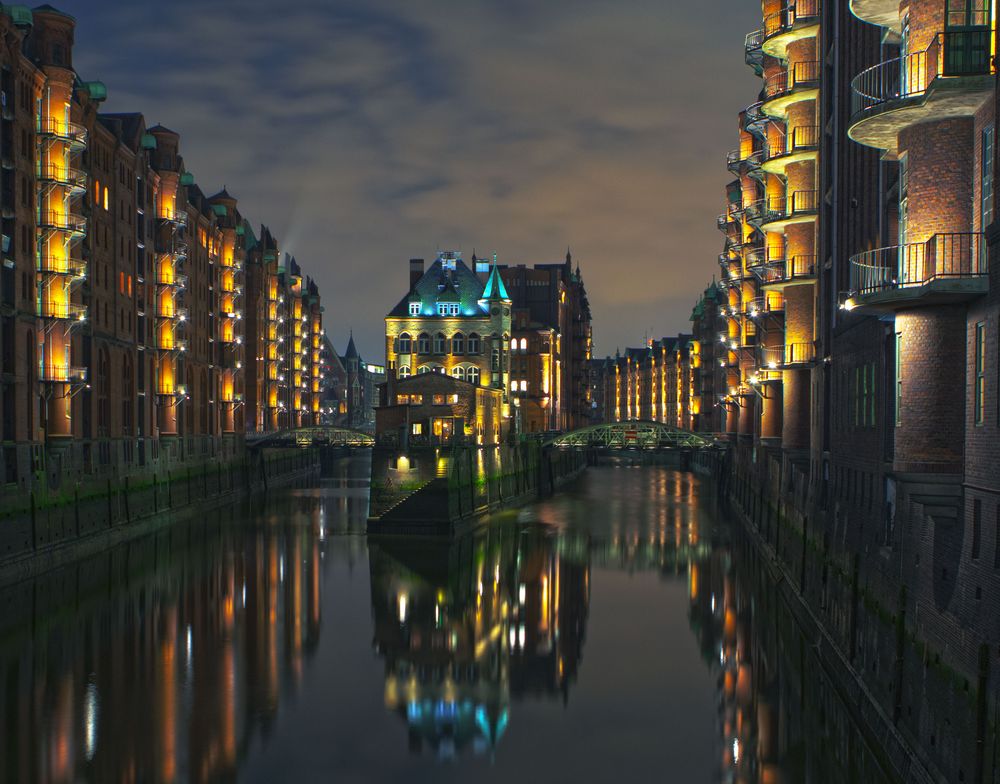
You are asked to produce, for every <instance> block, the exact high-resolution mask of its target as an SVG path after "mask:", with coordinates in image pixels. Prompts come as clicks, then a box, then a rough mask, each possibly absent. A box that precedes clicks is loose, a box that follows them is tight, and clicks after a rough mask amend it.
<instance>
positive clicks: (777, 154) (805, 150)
mask: <svg viewBox="0 0 1000 784" xmlns="http://www.w3.org/2000/svg"><path fill="white" fill-rule="evenodd" d="M819 139H820V133H819V126H818V125H799V126H796V127H795V128H792V132H791V133H790V134H786V135H785V136H784V137H783V138H782V140H781V142H779V143H777V144H773V145H769V146H768V149H767V156H766V157H765V158H764V159H763V160H762V161H761V164H760V167H761V168H762V169H763V170H764V171H766V172H768V173H769V174H784V173H785V169H786V168H787V167H789V166H791V165H792V164H793V163H801V162H802V161H808V160H815V158H816V154H817V152H818V151H819Z"/></svg>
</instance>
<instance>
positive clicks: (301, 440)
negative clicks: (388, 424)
mask: <svg viewBox="0 0 1000 784" xmlns="http://www.w3.org/2000/svg"><path fill="white" fill-rule="evenodd" d="M246 442H247V446H343V447H356V448H367V447H372V446H375V439H374V437H373V436H371V435H370V434H368V433H363V432H361V431H360V430H351V429H350V428H346V427H324V426H322V425H317V426H314V427H296V428H289V429H287V430H275V431H272V432H270V433H249V434H247V439H246Z"/></svg>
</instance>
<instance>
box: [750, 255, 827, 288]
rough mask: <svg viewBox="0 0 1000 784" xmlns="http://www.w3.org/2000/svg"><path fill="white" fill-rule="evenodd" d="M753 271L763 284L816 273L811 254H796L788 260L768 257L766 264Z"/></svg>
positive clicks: (781, 281)
mask: <svg viewBox="0 0 1000 784" xmlns="http://www.w3.org/2000/svg"><path fill="white" fill-rule="evenodd" d="M755 272H757V273H758V275H759V277H760V280H761V283H765V284H767V283H784V282H787V281H792V280H795V279H796V278H812V277H815V275H816V257H815V256H814V255H812V254H797V255H795V256H793V257H792V259H791V261H790V262H789V261H788V260H787V259H785V258H773V259H768V261H767V264H766V265H765V266H763V267H761V268H760V270H759V271H758V270H755Z"/></svg>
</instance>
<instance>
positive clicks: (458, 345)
mask: <svg viewBox="0 0 1000 784" xmlns="http://www.w3.org/2000/svg"><path fill="white" fill-rule="evenodd" d="M451 353H452V354H464V353H465V335H463V334H462V333H461V332H456V333H455V334H454V335H452V336H451Z"/></svg>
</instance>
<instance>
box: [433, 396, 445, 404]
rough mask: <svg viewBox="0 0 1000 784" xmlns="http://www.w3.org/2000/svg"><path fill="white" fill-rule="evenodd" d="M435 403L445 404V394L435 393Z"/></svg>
mask: <svg viewBox="0 0 1000 784" xmlns="http://www.w3.org/2000/svg"><path fill="white" fill-rule="evenodd" d="M434 405H436V406H443V405H444V395H434Z"/></svg>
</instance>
